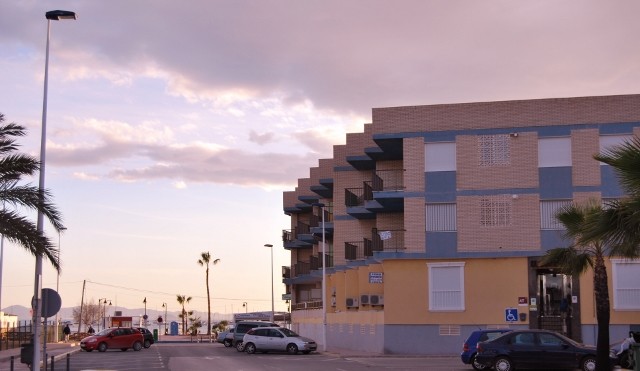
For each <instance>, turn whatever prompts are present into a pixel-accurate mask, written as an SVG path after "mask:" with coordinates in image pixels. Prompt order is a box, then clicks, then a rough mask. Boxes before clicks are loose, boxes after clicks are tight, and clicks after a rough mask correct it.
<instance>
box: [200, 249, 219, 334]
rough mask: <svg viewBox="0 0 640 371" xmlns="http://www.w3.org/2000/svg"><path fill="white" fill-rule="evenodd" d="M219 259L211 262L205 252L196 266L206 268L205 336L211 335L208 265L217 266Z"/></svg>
mask: <svg viewBox="0 0 640 371" xmlns="http://www.w3.org/2000/svg"><path fill="white" fill-rule="evenodd" d="M219 261H220V259H215V260H213V261H212V260H211V254H210V253H209V252H208V251H207V252H203V253H201V254H200V259H198V264H200V266H201V267H202V266H204V267H206V271H205V272H206V273H205V283H206V284H207V335H211V296H210V295H209V263H213V265H216V264H218V262H219Z"/></svg>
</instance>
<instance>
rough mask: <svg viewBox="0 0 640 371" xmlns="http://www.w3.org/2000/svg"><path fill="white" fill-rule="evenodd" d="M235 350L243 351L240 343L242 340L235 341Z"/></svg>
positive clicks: (242, 345)
mask: <svg viewBox="0 0 640 371" xmlns="http://www.w3.org/2000/svg"><path fill="white" fill-rule="evenodd" d="M236 350H237V351H238V352H244V344H242V342H241V341H239V342H237V343H236Z"/></svg>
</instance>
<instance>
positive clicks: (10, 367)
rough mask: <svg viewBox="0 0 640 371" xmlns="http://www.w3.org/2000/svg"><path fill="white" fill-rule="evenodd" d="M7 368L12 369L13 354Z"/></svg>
mask: <svg viewBox="0 0 640 371" xmlns="http://www.w3.org/2000/svg"><path fill="white" fill-rule="evenodd" d="M9 370H10V371H13V356H11V362H10V363H9Z"/></svg>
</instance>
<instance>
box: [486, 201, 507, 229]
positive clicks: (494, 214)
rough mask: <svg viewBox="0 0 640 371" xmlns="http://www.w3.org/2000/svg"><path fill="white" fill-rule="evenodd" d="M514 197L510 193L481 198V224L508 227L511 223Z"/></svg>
mask: <svg viewBox="0 0 640 371" xmlns="http://www.w3.org/2000/svg"><path fill="white" fill-rule="evenodd" d="M511 206H512V198H511V196H510V195H499V196H488V197H483V198H481V199H480V225H482V226H484V227H507V226H510V225H511Z"/></svg>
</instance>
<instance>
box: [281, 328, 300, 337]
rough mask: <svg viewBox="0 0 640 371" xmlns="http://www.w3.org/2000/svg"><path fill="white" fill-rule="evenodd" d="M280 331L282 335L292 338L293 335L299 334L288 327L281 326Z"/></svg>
mask: <svg viewBox="0 0 640 371" xmlns="http://www.w3.org/2000/svg"><path fill="white" fill-rule="evenodd" d="M280 331H281V332H282V333H283V334H284V336H286V337H288V338H293V337H299V336H300V335H298V334H296V333H295V332H293V331H291V330H289V329H288V328H284V327H283V328H281V329H280Z"/></svg>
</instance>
